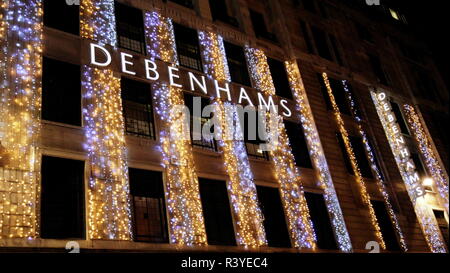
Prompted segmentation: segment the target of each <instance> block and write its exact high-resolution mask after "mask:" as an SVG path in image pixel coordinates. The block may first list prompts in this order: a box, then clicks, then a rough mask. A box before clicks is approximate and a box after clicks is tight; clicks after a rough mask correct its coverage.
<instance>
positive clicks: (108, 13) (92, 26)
mask: <svg viewBox="0 0 450 273" xmlns="http://www.w3.org/2000/svg"><path fill="white" fill-rule="evenodd" d="M115 29H116V17H115V15H114V0H83V1H80V36H81V37H83V38H85V39H90V40H93V41H97V43H99V44H100V45H111V46H114V47H115V46H116V45H117V35H116V31H115Z"/></svg>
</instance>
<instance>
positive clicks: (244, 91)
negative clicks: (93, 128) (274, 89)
mask: <svg viewBox="0 0 450 273" xmlns="http://www.w3.org/2000/svg"><path fill="white" fill-rule="evenodd" d="M89 49H90V50H89V60H90V61H89V63H90V65H92V66H95V67H101V68H106V67H110V66H114V65H115V66H118V67H117V69H118V70H120V71H121V72H122V73H124V74H128V75H132V76H136V77H140V78H145V79H146V80H149V81H164V82H167V83H168V84H169V85H171V86H173V87H178V88H183V89H187V90H190V91H193V92H201V93H202V94H204V95H208V96H210V97H214V98H221V99H224V100H227V101H230V102H233V103H237V104H242V105H245V106H247V105H250V106H255V107H258V106H259V107H262V108H263V109H266V110H267V111H273V112H277V111H280V112H281V114H282V115H283V116H285V117H291V116H292V113H293V110H294V109H295V108H294V105H293V104H292V102H290V101H288V100H286V99H283V98H274V97H272V96H267V95H264V94H262V93H261V92H257V91H255V90H254V89H252V88H248V87H243V86H240V85H237V84H230V83H228V82H220V81H218V80H216V79H210V78H208V77H205V75H202V74H200V73H195V72H192V71H189V70H187V69H183V68H179V67H178V66H174V65H172V64H168V63H165V62H162V61H159V60H150V59H143V58H142V57H140V56H133V55H131V54H128V53H125V52H119V53H116V51H115V50H112V48H110V47H108V46H101V45H98V44H95V43H90V45H89ZM111 52H113V53H111Z"/></svg>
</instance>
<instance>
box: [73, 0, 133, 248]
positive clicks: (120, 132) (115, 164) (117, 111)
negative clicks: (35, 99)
mask: <svg viewBox="0 0 450 273" xmlns="http://www.w3.org/2000/svg"><path fill="white" fill-rule="evenodd" d="M80 15H81V27H80V28H81V36H82V37H83V38H86V39H93V40H96V41H97V42H98V43H101V44H107V45H110V46H113V47H115V46H116V42H117V41H116V32H115V17H114V1H113V0H101V1H92V0H86V1H82V2H81V7H80ZM82 71H83V72H82V76H83V78H82V87H83V90H84V94H83V100H84V107H83V118H84V121H85V122H84V130H85V136H86V143H85V149H86V150H87V152H88V158H89V164H90V167H91V174H90V177H89V187H88V202H89V203H88V204H89V206H88V211H89V212H88V213H89V217H88V227H89V238H91V239H110V240H131V239H132V228H131V210H130V197H129V192H130V189H129V181H128V165H127V149H126V143H125V128H124V120H123V114H122V99H121V95H120V78H117V77H115V76H114V75H113V71H112V70H110V69H104V70H99V69H96V68H91V67H89V66H87V65H84V66H83V67H82Z"/></svg>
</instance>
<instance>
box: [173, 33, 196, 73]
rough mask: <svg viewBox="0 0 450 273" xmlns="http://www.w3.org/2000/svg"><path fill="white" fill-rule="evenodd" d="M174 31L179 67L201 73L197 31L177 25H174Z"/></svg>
mask: <svg viewBox="0 0 450 273" xmlns="http://www.w3.org/2000/svg"><path fill="white" fill-rule="evenodd" d="M174 31H175V39H176V44H177V52H178V60H179V62H180V65H182V66H184V67H187V68H191V69H194V70H197V71H203V69H202V61H201V56H200V48H199V43H198V34H197V31H196V30H195V29H192V28H188V27H185V26H182V25H179V24H174Z"/></svg>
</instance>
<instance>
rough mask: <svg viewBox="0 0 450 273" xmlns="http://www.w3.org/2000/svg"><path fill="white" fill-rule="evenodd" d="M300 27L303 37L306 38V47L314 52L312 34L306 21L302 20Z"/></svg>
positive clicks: (309, 51)
mask: <svg viewBox="0 0 450 273" xmlns="http://www.w3.org/2000/svg"><path fill="white" fill-rule="evenodd" d="M300 29H301V32H302V36H303V39H305V43H306V49H307V50H308V53H311V54H312V53H314V46H313V44H312V43H311V36H310V35H309V32H308V28H307V26H306V23H305V22H304V21H302V20H300Z"/></svg>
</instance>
